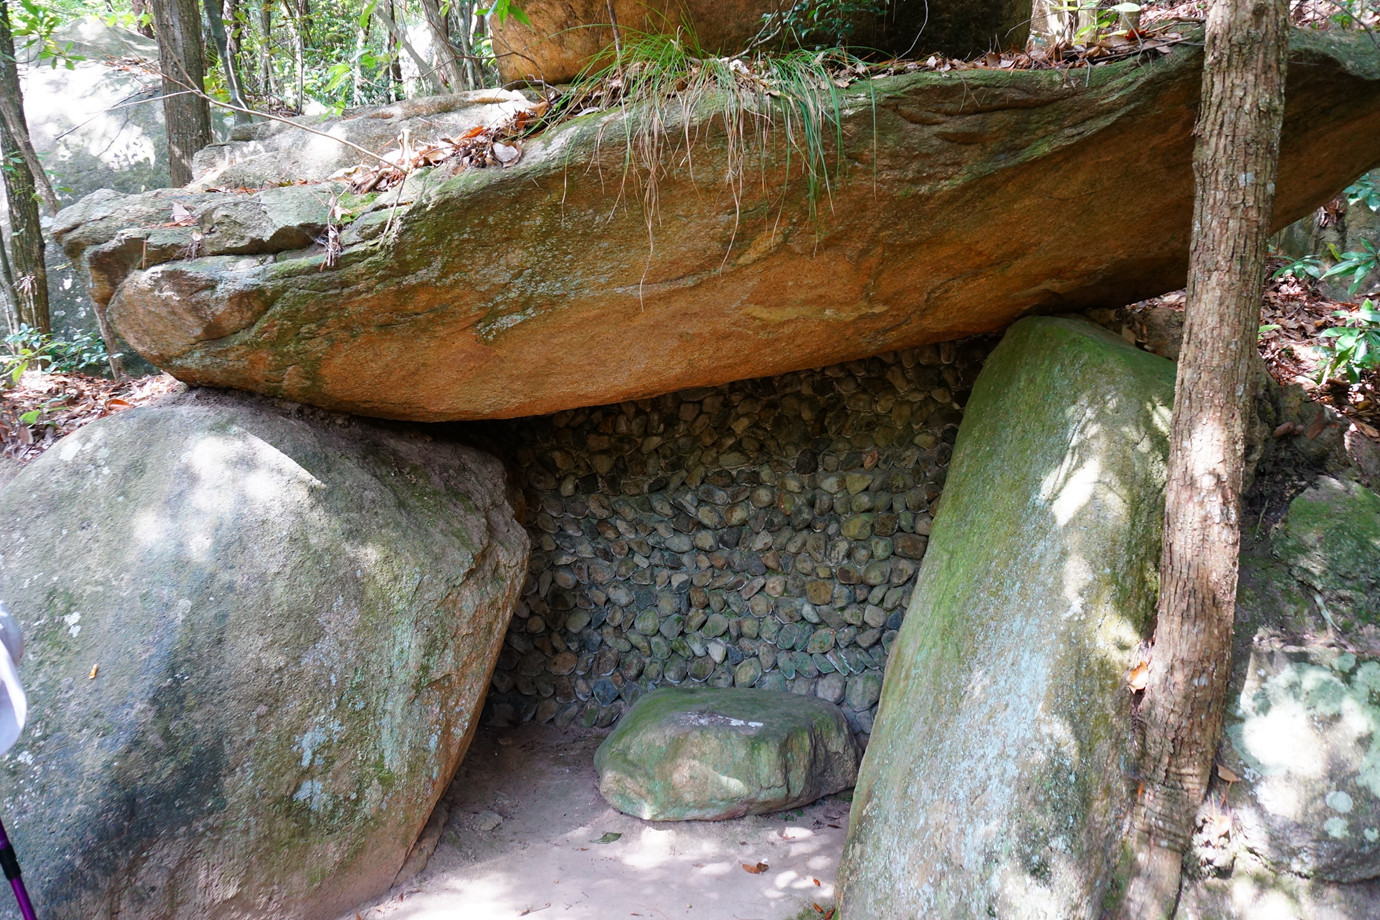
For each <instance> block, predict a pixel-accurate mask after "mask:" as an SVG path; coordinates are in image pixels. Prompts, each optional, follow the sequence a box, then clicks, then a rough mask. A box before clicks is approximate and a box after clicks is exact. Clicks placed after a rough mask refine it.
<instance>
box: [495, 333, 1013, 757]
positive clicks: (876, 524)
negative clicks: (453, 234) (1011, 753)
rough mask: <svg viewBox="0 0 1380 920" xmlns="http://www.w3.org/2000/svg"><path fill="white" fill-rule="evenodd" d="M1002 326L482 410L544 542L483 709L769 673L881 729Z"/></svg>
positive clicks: (513, 710) (544, 712)
mask: <svg viewBox="0 0 1380 920" xmlns="http://www.w3.org/2000/svg"><path fill="white" fill-rule="evenodd" d="M995 343H996V339H995V338H994V337H984V338H975V339H969V340H965V341H961V342H947V343H943V344H940V345H927V346H921V347H918V348H913V349H908V350H904V351H900V352H893V353H890V354H885V355H881V356H877V357H872V358H867V359H865V360H858V361H850V362H847V363H844V364H836V365H833V366H830V367H825V368H822V369H817V370H809V371H801V372H797V373H791V374H785V375H783V376H779V377H772V378H762V379H757V380H747V381H740V382H737V383H731V384H727V385H725V386H720V387H713V388H698V389H691V390H683V391H680V392H678V393H673V394H669V395H665V396H660V397H656V398H652V399H644V400H637V401H632V402H623V403H618V404H614V405H607V406H599V407H595V408H588V409H577V410H570V411H564V412H558V413H555V414H553V415H547V416H540V417H533V418H523V419H514V420H508V421H502V422H488V423H483V424H481V425H480V426H478V433H479V440H481V441H482V442H483V443H484V446H485V447H486V448H488V449H490V450H494V451H496V452H497V453H498V454H499V455H500V456H502V457H503V459H504V461H505V463H506V464H507V466H508V468H509V470H510V474H511V475H512V477H513V478H514V481H515V483H516V484H517V485H518V487H519V488H520V490H521V493H522V496H523V503H525V508H521V509H519V514H520V515H522V516H523V517H524V523H525V525H526V527H527V530H528V532H529V533H530V535H531V538H532V556H531V563H530V568H529V572H528V577H527V582H526V585H525V587H524V589H523V593H522V598H521V600H520V601H519V603H518V605H517V609H516V612H515V615H514V617H513V621H512V624H511V626H510V627H509V629H508V633H507V636H506V639H505V642H504V645H503V650H502V653H501V654H500V656H499V659H498V666H497V669H496V670H495V672H494V676H493V683H492V686H491V688H490V691H489V697H488V701H487V703H486V706H485V711H484V719H485V721H486V722H487V723H489V724H493V725H510V724H515V723H518V722H525V721H533V720H535V721H537V722H554V723H555V724H557V725H561V726H567V725H581V726H586V727H589V726H608V725H612V724H613V723H614V722H615V721H616V720H617V719H618V717H619V716H620V715H621V714H622V712H624V711H625V710H626V708H627V707H628V706H629V705H631V704H632V703H633V702H634V701H635V700H636V699H637V698H638V696H639V695H641V694H642V693H645V692H646V691H648V690H651V689H654V688H657V687H664V686H689V685H708V686H717V687H729V686H736V687H757V688H763V689H774V690H787V691H790V692H792V693H799V694H813V695H815V696H819V697H822V698H824V699H827V700H830V701H832V702H835V703H838V704H839V705H840V706H841V707H842V708H843V711H844V713H845V715H846V716H847V718H848V721H849V723H850V725H851V726H852V727H853V729H854V731H855V732H856V733H857V734H858V735H859V737H860V739H861V740H863V741H866V737H867V735H868V734H869V733H870V732H871V728H872V721H873V717H874V715H875V712H876V707H877V699H878V696H879V694H880V692H881V684H882V671H883V668H884V667H885V665H886V658H887V654H888V652H889V650H890V648H891V645H892V642H893V640H894V639H895V637H896V632H897V629H898V628H899V627H900V625H901V620H902V618H903V617H904V616H905V612H906V605H907V603H908V601H909V598H910V591H911V587H912V585H913V584H914V581H915V573H916V570H917V567H918V565H919V562H920V560H921V558H922V557H923V556H924V553H925V547H926V544H927V541H928V534H929V530H930V523H931V521H932V519H933V513H934V510H935V506H936V503H937V502H938V500H939V495H940V491H941V489H942V488H943V484H944V477H945V472H946V469H947V465H948V461H949V456H950V453H951V451H952V447H953V443H954V438H955V436H956V434H957V431H958V424H959V421H960V420H961V417H962V409H963V405H964V404H965V402H966V400H967V398H968V394H969V392H970V390H971V388H972V385H973V381H974V379H975V378H976V376H977V373H978V371H979V370H980V369H981V365H982V362H983V361H984V360H985V358H986V356H987V353H988V352H989V351H990V350H991V348H992V347H993V346H994V345H995ZM471 430H472V431H473V430H474V429H471Z"/></svg>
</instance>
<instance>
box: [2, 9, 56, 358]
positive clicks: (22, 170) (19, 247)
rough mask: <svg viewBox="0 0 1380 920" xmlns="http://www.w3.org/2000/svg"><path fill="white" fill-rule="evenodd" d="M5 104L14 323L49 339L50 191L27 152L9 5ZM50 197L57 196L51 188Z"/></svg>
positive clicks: (5, 168)
mask: <svg viewBox="0 0 1380 920" xmlns="http://www.w3.org/2000/svg"><path fill="white" fill-rule="evenodd" d="M0 99H2V100H3V106H4V111H5V117H4V118H3V119H0V172H3V174H4V186H5V200H6V203H7V204H8V206H9V215H10V238H9V260H8V262H9V268H10V274H9V277H7V278H6V283H7V285H8V287H9V289H10V290H9V294H10V303H11V305H12V308H13V311H14V316H13V317H12V319H13V320H14V321H15V322H20V323H25V324H27V325H29V326H31V327H33V328H34V329H37V330H38V331H39V332H42V333H45V334H46V333H50V332H52V323H51V321H50V319H49V316H48V267H47V263H46V262H45V261H44V258H43V227H42V223H41V219H40V217H39V213H38V195H39V189H40V188H41V186H40V185H39V184H38V183H37V182H35V179H40V180H41V181H42V183H43V185H46V184H47V177H46V176H44V175H43V167H42V166H39V167H38V170H39V172H38V176H35V175H34V173H33V172H32V170H31V167H30V161H29V158H28V157H27V156H25V155H24V151H23V147H24V144H25V142H27V141H28V139H29V129H28V125H27V124H26V123H25V121H24V96H23V93H22V92H21V89H20V85H19V70H18V68H17V67H16V65H15V59H14V35H13V34H12V33H11V32H10V16H9V4H8V3H0ZM12 125H13V126H14V127H12ZM14 128H17V129H18V130H17V131H16V130H14ZM30 149H32V146H31V145H30ZM36 160H37V158H36V157H35V161H36ZM49 194H50V195H51V194H52V190H51V188H49ZM54 203H56V200H54Z"/></svg>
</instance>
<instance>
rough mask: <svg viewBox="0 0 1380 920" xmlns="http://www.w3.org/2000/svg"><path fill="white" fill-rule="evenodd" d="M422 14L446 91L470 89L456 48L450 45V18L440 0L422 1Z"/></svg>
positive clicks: (433, 56)
mask: <svg viewBox="0 0 1380 920" xmlns="http://www.w3.org/2000/svg"><path fill="white" fill-rule="evenodd" d="M422 12H423V14H424V15H425V16H426V25H427V28H428V29H429V30H430V31H431V56H432V58H434V59H435V61H436V69H437V71H439V72H440V75H441V80H442V81H443V82H444V83H445V84H446V89H447V90H448V91H449V92H452V93H458V92H460V91H461V90H462V89H469V88H470V86H469V81H468V80H466V79H465V71H464V68H463V67H461V66H460V61H459V60H458V59H457V58H456V56H455V48H454V47H453V46H452V45H451V43H450V22H449V19H450V17H449V16H448V14H447V12H443V11H442V10H441V4H440V0H422Z"/></svg>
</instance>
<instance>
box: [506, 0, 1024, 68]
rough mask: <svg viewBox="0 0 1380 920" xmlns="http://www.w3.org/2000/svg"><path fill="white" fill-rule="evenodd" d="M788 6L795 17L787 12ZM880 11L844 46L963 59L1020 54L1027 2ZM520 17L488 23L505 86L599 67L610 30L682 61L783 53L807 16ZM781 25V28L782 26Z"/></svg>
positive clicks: (559, 13)
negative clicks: (674, 51) (760, 51)
mask: <svg viewBox="0 0 1380 920" xmlns="http://www.w3.org/2000/svg"><path fill="white" fill-rule="evenodd" d="M860 5H861V4H860ZM797 6H801V7H802V9H801V11H800V12H799V13H797V14H796V15H792V8H793V7H797ZM880 6H881V8H882V12H881V13H872V14H869V13H866V12H860V13H857V14H855V15H854V16H852V17H851V19H852V29H851V32H850V34H849V36H848V40H849V43H850V44H851V45H852V46H853V47H855V48H860V49H862V48H872V49H877V50H882V51H887V52H889V53H891V54H902V55H903V54H906V53H912V54H915V53H919V54H922V55H923V54H929V53H931V52H939V53H940V54H944V55H948V56H950V57H959V58H967V57H971V56H973V55H977V54H981V53H982V52H984V51H990V50H992V49H993V48H1024V47H1025V42H1026V38H1028V37H1029V35H1030V15H1031V0H891V2H888V3H883V4H880ZM522 11H523V13H524V14H525V16H526V18H527V19H528V22H527V23H524V22H521V21H519V20H518V18H517V17H516V16H509V17H507V18H506V19H504V20H499V19H498V18H497V17H494V18H493V19H492V20H490V27H491V29H492V34H493V43H494V52H495V55H496V57H497V58H498V73H499V76H500V77H501V78H502V80H503V82H504V83H511V82H514V81H518V80H534V81H538V80H539V81H541V82H544V83H566V82H568V81H570V80H573V79H575V78H576V77H578V76H580V75H581V74H582V73H588V72H589V71H590V69H591V68H592V67H598V66H601V65H607V64H608V63H610V62H611V61H612V56H611V55H610V54H609V52H610V51H611V50H613V48H614V42H615V38H614V23H617V30H618V33H619V40H621V41H622V42H625V43H627V42H635V41H637V39H638V38H639V37H640V36H642V35H646V34H654V33H662V34H667V35H674V36H676V37H677V38H678V39H679V40H680V41H681V42H683V43H685V45H686V50H687V51H688V52H689V53H691V54H702V53H704V54H739V53H740V52H743V51H745V50H747V49H748V48H749V47H753V46H755V47H757V48H766V49H769V50H778V49H780V48H782V47H786V48H791V47H792V46H793V45H792V43H793V42H799V40H800V37H801V36H800V35H799V33H800V32H801V31H802V30H808V29H810V28H812V24H806V20H807V17H808V15H809V12H808V11H805V10H803V5H801V4H797V3H796V2H795V0H524V2H523V4H522ZM786 19H790V21H791V22H790V27H783V26H784V21H785V20H786ZM816 36H818V33H815V35H811V36H809V37H811V38H814V37H816ZM822 40H824V41H831V40H834V36H832V35H827V34H826V35H824V36H822Z"/></svg>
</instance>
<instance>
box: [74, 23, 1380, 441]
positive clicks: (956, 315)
mask: <svg viewBox="0 0 1380 920" xmlns="http://www.w3.org/2000/svg"><path fill="white" fill-rule="evenodd" d="M1292 49H1293V51H1292V57H1291V65H1290V68H1289V87H1288V108H1287V113H1286V119H1285V128H1284V137H1283V141H1282V147H1281V154H1280V177H1279V195H1278V197H1277V199H1276V202H1275V216H1276V219H1277V221H1278V223H1279V225H1280V226H1283V225H1284V224H1287V223H1289V222H1290V221H1293V220H1295V219H1297V218H1298V217H1300V216H1301V215H1303V214H1304V213H1306V212H1307V211H1309V210H1311V209H1312V208H1314V207H1316V206H1317V205H1318V204H1319V203H1320V202H1322V201H1325V200H1327V199H1328V198H1330V197H1331V196H1332V195H1334V194H1335V193H1336V192H1337V190H1338V189H1340V188H1341V187H1342V186H1344V185H1345V184H1346V183H1347V182H1348V181H1350V180H1351V179H1353V178H1354V177H1355V176H1357V175H1359V174H1361V173H1362V172H1364V171H1365V170H1366V169H1368V168H1371V167H1372V166H1374V165H1376V160H1377V158H1380V148H1377V147H1376V145H1375V144H1374V139H1375V138H1376V137H1377V136H1380V52H1377V50H1376V49H1375V47H1374V45H1373V44H1372V43H1371V42H1370V37H1369V36H1366V35H1358V36H1345V35H1340V34H1330V35H1323V34H1312V33H1306V32H1296V33H1295V34H1294V35H1293V37H1292ZM1201 71H1202V57H1201V51H1200V50H1198V49H1194V48H1191V47H1189V46H1187V45H1183V46H1179V47H1177V48H1175V49H1173V51H1172V53H1170V54H1167V55H1159V54H1158V53H1156V54H1155V55H1154V56H1153V57H1151V58H1150V59H1145V60H1128V61H1123V62H1118V63H1113V64H1108V65H1104V66H1099V67H1094V68H1091V69H1088V70H1086V71H1078V72H1077V75H1076V76H1075V75H1073V74H1066V73H1063V72H1056V71H1029V72H1027V71H1022V72H1013V71H1009V70H986V69H973V70H965V71H963V72H961V73H959V74H950V75H943V74H928V73H920V74H912V75H906V76H900V77H893V78H886V79H881V80H875V81H867V82H866V83H865V84H864V88H861V89H860V88H858V87H855V88H854V89H852V90H850V91H849V92H847V93H845V94H843V96H844V106H845V109H846V111H845V114H844V118H843V122H842V125H841V131H840V134H839V135H838V136H839V137H841V138H842V139H843V149H842V151H840V156H839V157H838V160H837V161H833V160H830V162H829V164H828V165H827V167H826V168H827V169H828V170H829V175H828V193H827V195H825V197H823V198H820V199H819V200H818V201H817V205H818V208H817V210H815V209H812V208H811V206H810V203H809V201H808V197H809V196H808V192H807V190H806V186H807V182H806V181H805V179H804V178H803V177H801V176H800V174H799V169H800V165H799V164H800V161H801V157H800V156H799V155H798V154H795V155H793V156H788V153H787V141H786V140H785V138H784V132H785V128H784V125H785V122H786V121H787V119H784V118H778V119H777V121H776V127H775V128H773V129H771V130H770V131H769V132H768V140H767V147H766V149H765V150H764V151H763V152H762V156H761V157H759V156H758V155H757V154H756V153H752V154H751V155H747V156H745V153H746V152H745V151H744V150H743V149H742V148H732V147H730V145H729V142H728V141H727V140H726V139H725V132H724V131H723V130H722V124H721V123H720V122H719V121H718V116H717V115H716V114H715V113H714V112H712V111H710V110H709V109H708V108H706V109H703V110H701V111H699V112H698V113H697V114H696V115H695V116H694V122H693V123H692V124H689V125H685V126H683V127H684V136H697V137H699V138H701V140H700V142H699V144H698V145H697V146H696V147H695V148H694V150H693V155H692V156H691V157H685V156H684V155H683V154H682V153H675V154H669V153H668V155H667V156H666V157H665V158H664V160H663V162H662V164H661V167H660V171H659V173H658V178H657V180H656V181H657V188H656V198H657V201H658V202H659V205H658V211H657V213H656V214H646V213H643V212H642V210H641V209H640V208H639V207H637V205H636V203H637V202H639V201H641V200H642V198H643V191H644V188H643V186H642V183H643V182H644V181H645V177H644V176H641V175H637V174H634V173H635V171H632V172H630V171H628V169H627V165H626V155H627V149H626V141H625V138H626V134H625V128H626V127H628V126H629V124H635V121H634V122H631V123H625V122H620V121H619V120H618V119H619V118H620V117H621V116H620V115H618V114H617V113H609V114H604V115H599V116H587V117H584V118H579V119H576V120H575V121H574V122H573V123H571V124H568V125H565V126H561V127H557V128H554V129H552V130H550V131H548V132H547V133H546V134H544V135H542V136H540V137H537V138H532V139H529V140H527V141H525V142H524V147H523V152H522V159H521V160H519V161H517V162H516V164H515V165H513V166H512V167H511V168H505V169H485V170H471V171H465V172H461V173H460V174H458V175H454V176H449V177H448V176H447V174H446V171H445V170H446V168H445V167H438V168H436V169H434V170H431V171H427V170H420V171H418V172H416V173H414V174H413V175H412V176H411V178H410V179H409V181H408V183H407V185H406V186H405V187H404V188H403V190H402V192H401V193H394V192H389V193H386V194H384V195H381V196H378V197H377V198H369V197H367V196H366V197H365V198H364V199H351V200H348V201H347V200H345V199H343V198H342V199H341V200H340V201H339V202H338V203H339V204H340V205H341V207H340V208H338V209H335V210H336V214H337V215H339V214H341V213H345V214H346V215H347V216H336V217H334V218H331V219H333V220H336V221H337V222H338V223H337V225H335V226H334V228H333V229H334V230H335V231H337V232H338V233H339V241H340V244H341V246H342V247H343V248H341V249H340V250H339V251H336V250H335V249H334V248H331V249H329V250H328V249H327V248H326V247H324V246H323V245H321V244H313V245H311V246H310V247H308V248H305V249H298V248H295V247H297V246H298V245H299V244H300V242H301V241H300V238H299V239H298V240H297V242H294V243H290V244H289V243H283V244H281V245H282V246H284V247H287V248H284V249H276V248H275V246H274V245H270V243H269V240H270V239H272V238H273V237H272V235H271V232H270V230H269V229H268V228H265V229H264V231H263V239H261V240H259V241H258V244H257V245H249V244H247V243H246V242H245V241H244V240H239V239H237V240H236V241H235V243H234V245H233V248H229V247H230V245H231V244H230V243H222V242H221V241H220V240H221V239H222V238H221V237H218V236H217V234H216V233H214V232H212V230H213V228H214V227H217V226H219V225H220V223H221V222H223V221H228V220H229V218H230V217H231V216H232V215H231V210H232V209H233V210H244V211H248V212H252V213H251V214H250V215H249V217H246V218H236V219H235V221H234V223H235V226H238V227H248V226H261V225H260V224H256V223H255V220H254V219H250V218H255V219H257V215H258V214H259V213H261V212H264V211H265V209H264V208H260V207H259V206H258V204H257V202H256V197H257V196H254V195H238V196H233V195H232V194H231V193H224V192H223V193H219V194H206V195H197V194H194V193H188V192H182V193H180V194H179V193H163V194H161V195H149V196H144V197H133V198H123V199H118V198H105V199H101V200H94V201H93V200H91V199H88V201H87V202H83V203H81V204H78V205H77V206H75V207H73V208H71V209H69V210H68V211H65V212H63V214H60V215H59V216H58V219H57V223H56V233H57V235H58V236H59V237H60V238H61V239H62V240H63V242H64V245H65V246H66V248H67V251H68V253H69V255H71V256H72V257H73V258H81V259H83V260H85V262H86V264H87V266H88V268H89V269H90V270H91V272H92V275H93V283H94V286H95V290H96V294H97V297H98V299H105V298H110V311H109V312H110V316H111V320H112V322H113V323H114V324H115V326H116V327H117V328H118V330H119V331H120V333H121V334H122V335H123V336H124V337H125V338H126V339H127V340H128V341H129V342H130V344H131V345H132V346H133V347H134V348H135V349H137V350H138V351H139V352H140V353H141V354H144V355H145V356H146V357H148V358H149V359H150V360H151V361H153V362H154V363H155V364H157V365H158V366H160V367H162V368H164V369H165V370H168V371H170V372H171V373H173V374H175V375H177V376H178V377H180V378H182V379H184V380H186V381H189V382H194V383H203V384H215V385H221V386H230V387H236V388H239V389H246V390H253V391H258V392H263V393H267V394H269V395H274V396H281V397H284V398H288V399H292V400H294V401H297V402H305V403H311V404H314V405H319V406H324V407H326V408H333V409H339V410H344V411H349V412H353V413H357V414H364V415H375V416H384V417H393V418H407V419H415V420H421V421H440V420H447V419H473V418H493V417H509V416H517V415H532V414H540V413H546V412H552V411H555V410H558V409H563V408H569V407H574V406H583V405H594V404H604V403H610V402H616V401H619V400H624V399H632V398H640V397H644V396H649V395H654V394H658V393H665V392H669V391H673V390H677V389H682V388H685V387H690V386H699V385H714V384H720V383H723V382H726V381H729V380H735V379H742V378H748V377H758V376H766V375H771V374H779V373H784V372H786V371H791V370H798V369H801V368H806V367H818V366H821V365H826V364H831V363H834V362H838V361H844V360H849V359H853V358H859V357H863V356H867V355H873V354H878V353H881V352H886V351H891V350H894V349H897V348H901V347H905V346H910V345H917V344H922V343H926V342H935V341H942V340H946V339H955V338H960V337H963V336H966V335H970V334H974V333H979V332H987V331H992V330H996V329H1001V328H1003V327H1005V326H1006V325H1008V324H1009V323H1011V322H1012V321H1013V320H1014V319H1016V318H1018V317H1020V316H1021V315H1023V314H1025V313H1027V312H1031V311H1040V312H1047V311H1051V310H1054V309H1058V308H1065V309H1072V308H1079V307H1086V306H1094V305H1101V304H1104V303H1126V302H1128V301H1131V300H1135V299H1137V298H1140V297H1146V296H1152V295H1156V294H1160V293H1162V292H1164V291H1166V290H1171V289H1173V288H1176V287H1179V286H1182V284H1183V282H1184V277H1185V272H1186V266H1187V257H1188V236H1189V234H1188V228H1189V225H1190V222H1191V212H1192V176H1193V172H1192V168H1191V159H1192V150H1193V136H1192V132H1193V125H1194V122H1195V118H1196V115H1197V104H1198V97H1199V81H1200V75H1201ZM629 117H631V116H629ZM874 129H875V132H874ZM630 130H633V129H630ZM749 133H751V132H749ZM824 134H825V135H828V136H833V132H832V131H825V132H824ZM672 136H673V138H674V137H680V136H682V134H681V128H680V127H676V128H675V129H673V130H672ZM416 140H418V141H420V140H421V138H417V139H416ZM667 143H668V144H669V143H673V141H671V140H668V141H667ZM514 149H516V148H514ZM1324 153H1325V154H1326V155H1322V154H1324ZM739 158H744V159H742V160H740V159H739ZM749 161H750V162H751V163H752V164H753V166H754V167H755V166H757V165H759V164H760V165H761V166H762V169H763V172H762V174H761V175H758V174H756V173H755V171H754V172H750V173H749V174H748V176H747V177H746V179H745V180H744V181H743V183H742V184H741V185H732V184H730V183H725V182H723V181H722V179H721V177H723V176H724V175H725V174H731V173H733V171H734V170H740V172H739V173H738V175H742V173H741V170H742V169H746V168H748V167H747V165H746V164H747V162H749ZM788 167H789V168H788ZM711 177H712V178H711ZM265 178H268V177H265ZM288 178H293V177H288ZM232 197H233V198H234V199H235V200H233V201H232V200H231V199H232ZM320 198H321V202H320V204H319V206H318V210H319V212H320V215H322V217H321V218H320V220H322V221H324V220H325V219H326V216H328V215H329V214H330V212H331V210H332V208H331V207H329V206H328V202H329V201H330V199H331V192H330V190H328V189H322V190H321V192H320ZM174 202H177V203H178V204H179V205H180V206H181V207H183V208H186V209H187V211H188V213H190V214H192V215H193V218H192V221H191V222H190V223H191V225H187V226H181V225H178V223H179V222H177V221H173V220H172V216H173V203H174ZM630 202H631V203H632V204H630ZM178 213H181V212H178ZM182 223H188V221H185V220H184V221H182ZM317 226H320V227H321V230H320V238H321V239H327V240H328V241H329V237H330V233H329V231H328V230H327V229H326V228H325V227H324V225H323V224H317ZM649 227H650V229H651V233H652V240H651V241H650V243H649V240H648V229H649ZM292 236H293V235H292V234H284V236H283V238H284V239H287V238H290V237H292ZM145 243H147V245H145ZM649 246H650V248H649ZM192 256H196V258H192ZM160 263H161V264H160Z"/></svg>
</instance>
